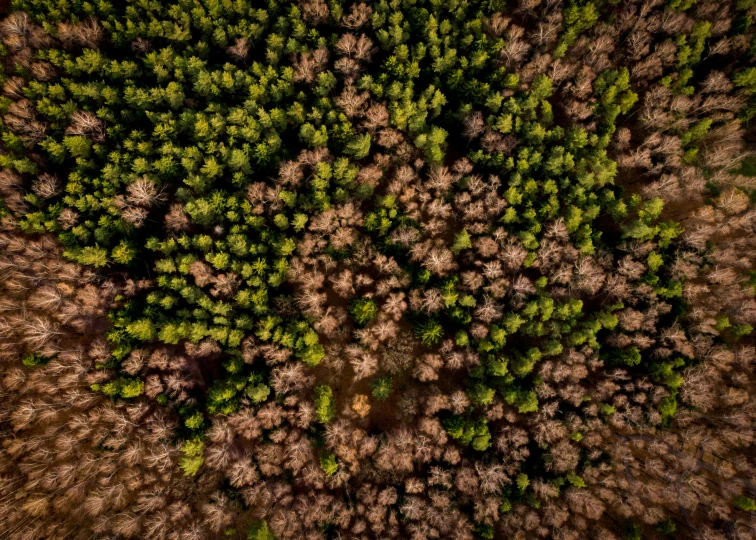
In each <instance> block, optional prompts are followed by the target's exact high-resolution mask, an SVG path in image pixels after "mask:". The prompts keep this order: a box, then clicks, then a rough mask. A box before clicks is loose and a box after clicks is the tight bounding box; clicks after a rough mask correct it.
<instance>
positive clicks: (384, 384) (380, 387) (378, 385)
mask: <svg viewBox="0 0 756 540" xmlns="http://www.w3.org/2000/svg"><path fill="white" fill-rule="evenodd" d="M392 385H393V380H392V379H391V377H378V378H377V379H375V380H374V381H373V382H372V384H371V386H372V388H373V397H374V398H376V399H380V400H386V399H388V398H389V396H390V395H391V390H392Z"/></svg>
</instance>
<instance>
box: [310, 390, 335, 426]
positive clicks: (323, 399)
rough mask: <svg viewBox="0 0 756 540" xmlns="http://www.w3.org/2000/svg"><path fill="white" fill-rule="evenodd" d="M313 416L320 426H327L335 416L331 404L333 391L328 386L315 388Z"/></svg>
mask: <svg viewBox="0 0 756 540" xmlns="http://www.w3.org/2000/svg"><path fill="white" fill-rule="evenodd" d="M314 400H315V415H316V416H317V417H318V421H319V422H320V423H321V424H327V423H328V422H330V421H331V420H332V419H333V417H334V416H335V415H336V405H335V403H334V402H333V390H331V387H330V386H326V385H320V386H316V387H315V395H314Z"/></svg>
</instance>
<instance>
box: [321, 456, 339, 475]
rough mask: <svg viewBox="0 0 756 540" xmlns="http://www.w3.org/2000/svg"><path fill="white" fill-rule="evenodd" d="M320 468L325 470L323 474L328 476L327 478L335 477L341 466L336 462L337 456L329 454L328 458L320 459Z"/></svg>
mask: <svg viewBox="0 0 756 540" xmlns="http://www.w3.org/2000/svg"><path fill="white" fill-rule="evenodd" d="M320 468H321V469H323V472H324V473H325V474H326V476H333V475H334V474H336V471H338V470H339V464H338V462H337V461H336V456H335V455H334V454H327V455H326V456H324V457H322V458H320Z"/></svg>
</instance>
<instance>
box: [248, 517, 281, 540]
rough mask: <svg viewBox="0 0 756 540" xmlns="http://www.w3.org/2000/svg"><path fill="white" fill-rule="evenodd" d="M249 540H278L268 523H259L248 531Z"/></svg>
mask: <svg viewBox="0 0 756 540" xmlns="http://www.w3.org/2000/svg"><path fill="white" fill-rule="evenodd" d="M247 540H276V537H275V535H274V534H273V533H272V532H271V530H270V529H269V528H268V523H267V522H266V521H258V522H256V523H254V524H252V525H251V526H250V527H249V529H247Z"/></svg>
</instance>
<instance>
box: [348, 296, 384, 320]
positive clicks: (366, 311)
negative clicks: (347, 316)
mask: <svg viewBox="0 0 756 540" xmlns="http://www.w3.org/2000/svg"><path fill="white" fill-rule="evenodd" d="M349 313H351V314H352V317H354V320H355V321H356V322H357V324H359V325H360V326H365V325H366V324H367V323H369V322H370V321H372V320H373V318H375V316H376V314H377V313H378V306H377V305H376V303H375V302H374V301H373V300H372V299H371V298H360V299H358V300H355V301H354V302H352V305H351V306H349Z"/></svg>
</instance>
